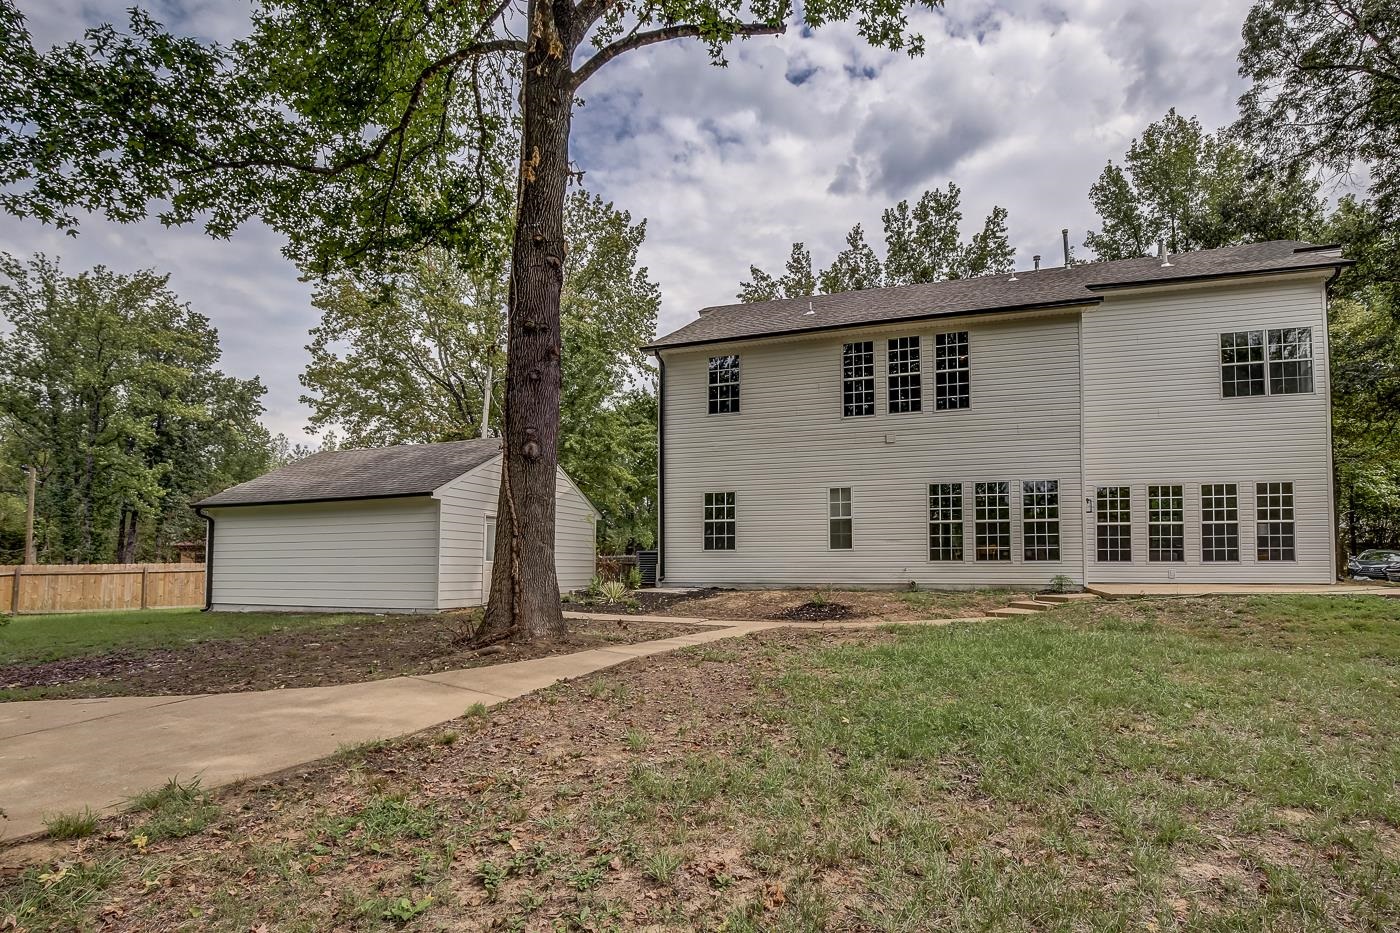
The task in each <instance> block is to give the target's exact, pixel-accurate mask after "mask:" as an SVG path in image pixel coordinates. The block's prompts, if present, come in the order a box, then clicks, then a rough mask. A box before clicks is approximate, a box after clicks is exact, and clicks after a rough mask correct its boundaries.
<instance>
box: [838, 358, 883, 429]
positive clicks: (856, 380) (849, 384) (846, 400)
mask: <svg viewBox="0 0 1400 933" xmlns="http://www.w3.org/2000/svg"><path fill="white" fill-rule="evenodd" d="M841 405H842V414H843V415H845V417H847V418H857V417H860V416H862V415H873V414H875V343H874V342H873V341H870V340H861V341H858V342H856V343H848V344H846V345H845V346H844V347H843V348H842V350H841Z"/></svg>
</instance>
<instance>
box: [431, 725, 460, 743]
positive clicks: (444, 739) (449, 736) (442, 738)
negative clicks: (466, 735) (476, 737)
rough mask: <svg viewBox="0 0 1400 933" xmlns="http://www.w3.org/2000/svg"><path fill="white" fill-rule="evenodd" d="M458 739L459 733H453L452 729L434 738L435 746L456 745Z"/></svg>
mask: <svg viewBox="0 0 1400 933" xmlns="http://www.w3.org/2000/svg"><path fill="white" fill-rule="evenodd" d="M458 738H460V735H459V734H458V733H456V732H453V731H452V730H451V729H446V730H444V731H442V732H439V733H438V734H437V735H435V736H433V744H434V745H454V744H456V742H457V739H458Z"/></svg>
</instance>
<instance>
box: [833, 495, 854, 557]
mask: <svg viewBox="0 0 1400 933" xmlns="http://www.w3.org/2000/svg"><path fill="white" fill-rule="evenodd" d="M852 521H853V519H852V518H851V489H850V487H849V486H847V487H843V488H841V489H828V490H827V526H828V527H827V543H828V544H829V545H830V546H831V549H832V550H833V551H849V550H850V549H851V548H852V547H854V546H855V544H854V541H853V536H852V530H853V529H852Z"/></svg>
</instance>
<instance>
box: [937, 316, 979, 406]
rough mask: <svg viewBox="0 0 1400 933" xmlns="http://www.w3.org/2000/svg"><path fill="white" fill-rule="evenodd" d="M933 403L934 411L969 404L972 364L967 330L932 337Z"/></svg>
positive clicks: (970, 398) (970, 400) (970, 399)
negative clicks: (968, 348)
mask: <svg viewBox="0 0 1400 933" xmlns="http://www.w3.org/2000/svg"><path fill="white" fill-rule="evenodd" d="M933 393H934V395H933V407H934V409H935V410H936V411H947V410H949V409H953V408H967V407H968V406H969V405H971V404H972V368H971V364H970V362H969V357H968V353H967V331H965V330H964V331H959V332H958V333H955V334H935V335H934V337H933Z"/></svg>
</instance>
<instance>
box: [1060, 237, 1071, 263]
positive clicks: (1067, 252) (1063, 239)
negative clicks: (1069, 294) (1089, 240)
mask: <svg viewBox="0 0 1400 933" xmlns="http://www.w3.org/2000/svg"><path fill="white" fill-rule="evenodd" d="M1060 240H1061V241H1062V242H1063V243H1064V245H1065V268H1066V269H1068V268H1069V227H1061V228H1060Z"/></svg>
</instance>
